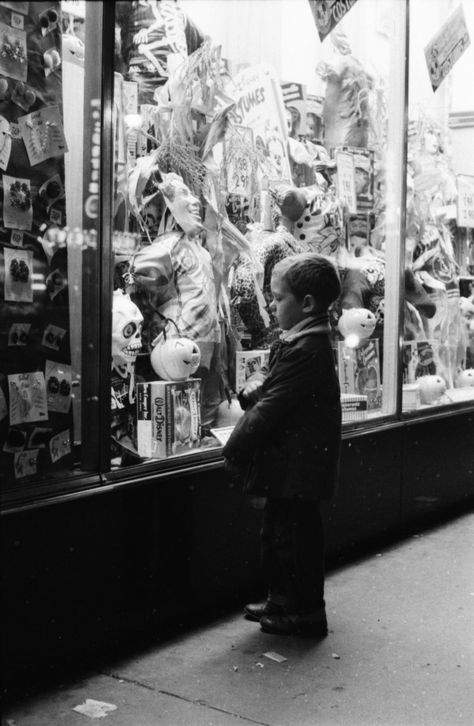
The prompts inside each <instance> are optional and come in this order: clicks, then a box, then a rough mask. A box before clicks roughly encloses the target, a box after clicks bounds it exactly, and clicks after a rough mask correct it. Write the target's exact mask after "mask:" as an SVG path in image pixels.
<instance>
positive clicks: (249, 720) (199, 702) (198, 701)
mask: <svg viewBox="0 0 474 726" xmlns="http://www.w3.org/2000/svg"><path fill="white" fill-rule="evenodd" d="M100 675H102V676H107V677H109V678H113V679H115V680H117V681H122V682H123V683H130V684H132V685H134V686H139V687H140V688H146V689H147V691H153V692H154V693H160V694H162V695H163V696H170V697H171V698H178V699H179V700H180V701H185V702H186V703H192V704H194V705H195V706H204V708H209V709H211V710H212V711H219V712H220V713H225V714H227V715H228V716H233V717H234V718H238V719H240V720H241V721H245V722H246V723H254V724H257V726H271V724H269V723H267V722H266V721H255V719H253V718H250V717H249V716H241V715H240V714H239V713H234V712H233V711H227V710H226V709H225V708H219V706H213V705H212V703H209V702H208V701H205V700H204V699H202V698H187V697H186V696H181V695H180V694H179V693H173V691H164V690H163V689H161V688H154V687H153V686H149V685H147V684H146V683H142V682H141V681H137V680H134V679H133V678H126V677H124V676H120V675H117V674H116V673H105V672H103V671H101V672H100Z"/></svg>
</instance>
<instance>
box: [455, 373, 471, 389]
mask: <svg viewBox="0 0 474 726" xmlns="http://www.w3.org/2000/svg"><path fill="white" fill-rule="evenodd" d="M455 385H456V388H474V368H466V370H464V371H461V373H460V374H459V375H458V377H457V378H456V384H455Z"/></svg>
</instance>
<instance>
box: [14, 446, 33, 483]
mask: <svg viewBox="0 0 474 726" xmlns="http://www.w3.org/2000/svg"><path fill="white" fill-rule="evenodd" d="M38 454H39V449H27V450H26V451H18V452H17V453H16V454H15V455H14V459H13V471H14V472H15V479H23V478H24V477H25V476H31V475H32V474H36V472H37V469H38Z"/></svg>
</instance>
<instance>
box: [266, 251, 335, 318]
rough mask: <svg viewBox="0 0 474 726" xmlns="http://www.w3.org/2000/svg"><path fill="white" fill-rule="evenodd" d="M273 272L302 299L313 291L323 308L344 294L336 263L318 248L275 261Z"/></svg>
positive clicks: (319, 305) (320, 307)
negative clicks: (318, 251) (319, 253)
mask: <svg viewBox="0 0 474 726" xmlns="http://www.w3.org/2000/svg"><path fill="white" fill-rule="evenodd" d="M273 274H274V275H279V276H280V277H281V278H282V279H283V280H285V282H286V284H287V285H288V287H289V289H290V291H291V292H292V293H293V295H294V296H295V297H296V298H297V299H298V300H302V299H303V298H304V296H305V295H312V296H313V298H314V300H315V302H316V304H317V306H318V308H319V309H320V310H327V309H328V308H329V306H330V305H331V304H332V303H333V302H334V301H335V300H337V298H338V297H339V295H340V294H341V281H340V279H339V273H338V271H337V268H336V266H335V265H334V264H333V263H332V262H331V261H330V260H328V259H327V257H324V256H323V255H318V254H317V253H316V252H303V253H301V254H298V255H291V256H290V257H285V259H284V260H281V261H280V262H278V263H277V264H276V265H275V267H274V268H273Z"/></svg>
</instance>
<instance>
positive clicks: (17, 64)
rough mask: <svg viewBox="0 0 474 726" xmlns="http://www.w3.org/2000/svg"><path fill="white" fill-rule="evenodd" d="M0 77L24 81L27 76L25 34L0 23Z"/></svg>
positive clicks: (18, 29)
mask: <svg viewBox="0 0 474 726" xmlns="http://www.w3.org/2000/svg"><path fill="white" fill-rule="evenodd" d="M0 38H1V39H2V47H1V52H0V75H2V76H6V77H7V78H14V79H15V80H16V81H26V78H27V76H28V52H27V48H26V32H25V31H24V30H21V28H12V27H11V25H5V23H0Z"/></svg>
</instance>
